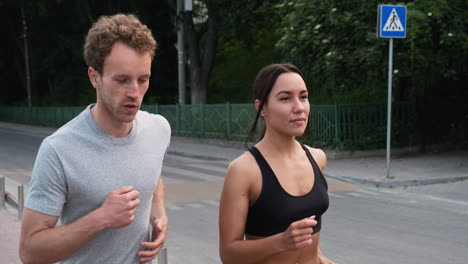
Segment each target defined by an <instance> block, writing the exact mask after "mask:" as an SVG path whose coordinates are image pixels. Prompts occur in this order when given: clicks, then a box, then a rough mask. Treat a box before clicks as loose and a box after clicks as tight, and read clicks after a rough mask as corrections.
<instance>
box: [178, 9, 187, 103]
mask: <svg viewBox="0 0 468 264" xmlns="http://www.w3.org/2000/svg"><path fill="white" fill-rule="evenodd" d="M184 13H185V12H184V0H177V15H176V26H177V63H178V73H179V74H178V76H179V104H185V40H184V30H185V29H184Z"/></svg>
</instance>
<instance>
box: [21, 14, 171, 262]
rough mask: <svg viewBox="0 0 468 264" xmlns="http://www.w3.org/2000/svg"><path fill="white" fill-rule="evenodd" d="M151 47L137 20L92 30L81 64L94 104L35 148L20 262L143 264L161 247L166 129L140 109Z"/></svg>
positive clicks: (104, 22)
mask: <svg viewBox="0 0 468 264" xmlns="http://www.w3.org/2000/svg"><path fill="white" fill-rule="evenodd" d="M155 49H156V41H155V40H154V38H153V36H152V34H151V31H150V30H149V29H148V28H147V27H146V26H145V25H143V24H142V23H141V22H140V21H139V20H138V19H137V18H136V17H135V16H134V15H124V14H117V15H114V16H103V17H101V18H99V20H98V21H97V22H96V23H95V24H94V25H93V26H92V27H91V29H90V30H89V32H88V34H87V37H86V42H85V45H84V58H85V60H86V63H87V65H88V76H89V80H90V82H91V84H92V85H93V87H94V88H95V89H96V97H97V100H96V103H95V104H92V105H90V106H88V107H87V108H86V109H85V110H84V111H83V112H82V113H80V114H79V115H78V116H77V117H75V118H74V119H73V120H71V121H70V122H68V123H67V124H65V125H64V126H63V127H61V128H60V129H58V130H57V131H56V132H55V133H53V134H52V135H50V136H48V137H47V138H46V139H44V141H43V142H42V144H41V147H40V148H39V152H38V154H37V157H36V162H35V164H34V168H33V175H32V179H31V185H30V190H29V195H28V198H27V200H26V203H25V210H24V213H23V220H22V230H21V239H20V258H21V260H22V261H23V262H24V263H53V262H59V261H60V262H61V263H146V262H149V261H151V260H152V259H154V258H155V257H156V255H157V254H158V252H159V250H160V249H161V248H162V246H163V244H164V241H165V239H166V232H167V225H168V220H167V215H166V210H165V205H164V185H163V182H162V179H161V177H160V174H161V166H162V162H163V158H164V155H165V153H166V151H167V148H168V145H169V141H170V135H171V129H170V126H169V123H168V122H167V120H166V119H165V118H164V117H162V116H160V115H154V114H150V113H148V112H144V111H140V110H139V109H140V106H141V103H142V100H143V96H144V95H145V93H146V91H147V90H148V85H149V78H150V75H151V63H152V60H153V57H154V54H155ZM58 219H60V222H61V224H60V225H57V222H58Z"/></svg>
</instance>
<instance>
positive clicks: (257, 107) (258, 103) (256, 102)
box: [255, 99, 262, 111]
mask: <svg viewBox="0 0 468 264" xmlns="http://www.w3.org/2000/svg"><path fill="white" fill-rule="evenodd" d="M261 103H262V101H260V100H258V99H255V109H256V110H257V111H258V109H259V108H260V104H261Z"/></svg>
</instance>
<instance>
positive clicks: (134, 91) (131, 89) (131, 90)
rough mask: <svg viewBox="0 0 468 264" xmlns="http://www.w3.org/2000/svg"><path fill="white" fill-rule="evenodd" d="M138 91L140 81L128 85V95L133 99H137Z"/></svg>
mask: <svg viewBox="0 0 468 264" xmlns="http://www.w3.org/2000/svg"><path fill="white" fill-rule="evenodd" d="M138 93H139V90H138V83H137V82H136V81H134V82H131V83H130V84H129V85H128V87H127V91H126V96H127V97H129V98H132V99H136V98H138Z"/></svg>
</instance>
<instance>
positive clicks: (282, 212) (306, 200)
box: [245, 144, 329, 237]
mask: <svg viewBox="0 0 468 264" xmlns="http://www.w3.org/2000/svg"><path fill="white" fill-rule="evenodd" d="M301 146H302V148H303V149H304V151H305V152H306V155H307V157H308V158H309V161H310V163H311V164H312V167H313V169H314V174H315V180H314V185H313V186H312V189H311V190H310V191H309V192H308V193H306V194H304V195H301V196H293V195H291V194H289V193H288V192H286V191H285V190H284V189H283V187H282V186H281V184H280V183H279V181H278V178H276V175H275V173H274V172H273V170H272V169H271V167H270V165H268V163H267V161H266V160H265V158H264V157H263V156H262V154H261V153H260V151H259V150H258V149H257V148H256V147H252V148H250V149H249V151H250V153H252V155H253V156H254V157H255V160H256V161H257V163H258V166H259V167H260V170H261V172H262V190H261V192H260V195H259V197H258V199H257V201H255V203H254V204H253V205H252V206H250V207H249V212H248V215H247V222H246V226H245V233H247V234H249V235H254V236H260V237H267V236H272V235H275V234H278V233H281V232H284V231H285V230H286V229H287V228H288V227H289V225H290V224H291V223H293V222H295V221H298V220H301V219H304V218H307V217H310V216H312V215H315V216H316V217H315V220H316V221H317V225H316V226H315V227H313V230H314V231H313V233H316V232H319V231H320V228H321V226H322V221H321V218H322V214H323V213H325V211H326V210H327V209H328V205H329V201H328V192H327V190H328V185H327V182H326V180H325V177H324V176H323V174H322V172H321V171H320V169H319V167H318V165H317V163H316V162H315V160H314V158H313V157H312V155H311V154H310V152H309V150H308V149H307V147H306V146H304V145H302V144H301ZM311 177H312V175H311Z"/></svg>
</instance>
